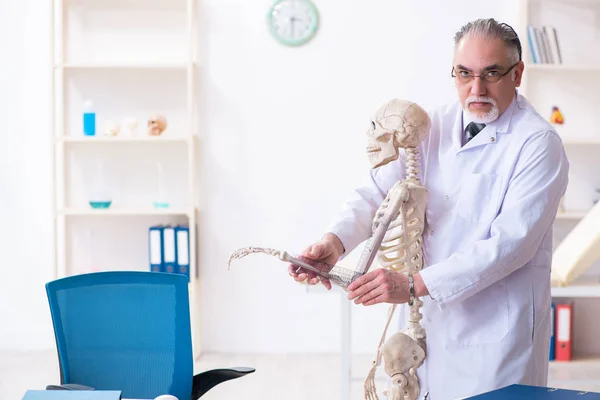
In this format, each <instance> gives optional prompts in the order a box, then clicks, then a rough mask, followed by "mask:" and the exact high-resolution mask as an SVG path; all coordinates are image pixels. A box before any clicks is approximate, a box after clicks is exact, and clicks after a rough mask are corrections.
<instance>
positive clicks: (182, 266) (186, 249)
mask: <svg viewBox="0 0 600 400" xmlns="http://www.w3.org/2000/svg"><path fill="white" fill-rule="evenodd" d="M175 237H176V243H177V246H176V247H177V252H176V254H177V257H176V258H177V271H176V272H177V273H179V274H183V275H185V276H187V278H188V281H189V280H190V229H189V228H188V227H187V226H176V227H175Z"/></svg>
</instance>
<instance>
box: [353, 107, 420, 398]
mask: <svg viewBox="0 0 600 400" xmlns="http://www.w3.org/2000/svg"><path fill="white" fill-rule="evenodd" d="M371 124H372V126H371V128H370V129H369V131H368V136H369V145H368V147H367V153H368V156H369V161H370V162H371V166H372V167H373V168H378V167H381V166H383V165H385V164H387V163H389V162H391V161H394V160H396V159H398V156H399V154H398V153H399V151H400V150H399V149H400V148H403V149H404V151H405V155H406V160H405V161H406V162H405V165H406V179H404V180H401V181H398V182H396V184H395V185H394V186H393V187H392V188H391V189H390V190H389V192H388V193H387V196H386V198H385V199H384V201H383V203H382V204H381V206H380V207H379V210H378V211H377V212H376V214H375V217H374V219H373V229H374V230H375V229H376V228H377V226H378V225H379V224H380V221H381V216H382V215H384V214H385V213H386V211H387V208H388V207H389V205H390V204H393V203H395V202H396V201H397V200H398V199H400V202H401V204H400V207H399V211H398V212H397V213H396V215H395V218H394V220H393V221H392V222H391V224H390V225H389V228H388V229H387V232H386V234H385V236H384V238H383V242H382V243H381V245H380V248H379V253H378V258H379V264H380V265H381V267H383V268H387V269H390V270H392V271H395V272H401V273H406V274H409V275H413V274H416V273H417V272H419V271H420V270H421V269H422V268H423V237H422V234H423V230H424V228H425V208H426V206H427V201H428V199H429V192H428V191H427V189H426V188H425V187H423V186H422V185H421V181H420V179H419V152H418V150H417V146H418V145H419V144H420V143H421V142H422V141H423V139H424V138H425V136H427V134H428V133H429V129H430V127H431V122H430V119H429V116H428V115H427V113H426V112H425V111H424V110H423V109H422V108H421V107H419V106H418V105H417V104H415V103H412V102H409V101H405V100H397V99H394V100H391V101H389V102H388V103H386V104H384V105H383V106H381V107H380V108H379V110H378V111H377V113H376V114H375V116H374V118H373V121H371ZM409 305H410V312H409V315H408V321H407V322H408V323H407V328H406V329H405V330H404V331H403V332H398V333H395V334H394V335H392V336H391V337H390V338H389V339H388V340H387V341H385V335H386V332H387V329H388V326H389V324H390V322H391V320H392V316H393V314H394V311H395V309H396V304H393V305H392V306H391V307H390V310H389V313H388V320H387V323H386V325H385V329H384V331H383V335H382V337H381V340H380V342H379V347H378V350H377V356H376V358H375V360H374V361H373V366H372V368H371V370H370V371H369V374H368V375H367V378H366V380H365V399H367V400H375V399H378V397H377V393H376V387H375V372H376V370H377V367H378V366H379V364H380V363H381V358H382V357H383V359H384V361H385V363H384V369H385V372H386V373H387V374H388V375H389V376H390V377H391V385H392V387H391V390H390V391H388V393H387V395H388V399H389V400H416V399H417V397H418V396H419V393H420V385H419V381H418V378H417V368H418V367H419V366H421V365H422V364H423V361H424V360H425V355H426V348H425V336H426V335H425V329H423V327H422V326H421V323H420V321H421V319H422V317H423V316H422V314H421V313H420V308H421V307H422V306H423V302H421V301H420V300H419V299H417V298H415V299H414V301H413V300H411V301H409ZM384 341H385V342H384Z"/></svg>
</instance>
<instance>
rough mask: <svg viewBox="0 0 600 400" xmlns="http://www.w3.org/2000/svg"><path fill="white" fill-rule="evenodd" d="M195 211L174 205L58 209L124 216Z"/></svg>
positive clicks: (86, 214)
mask: <svg viewBox="0 0 600 400" xmlns="http://www.w3.org/2000/svg"><path fill="white" fill-rule="evenodd" d="M193 212H194V208H193V207H173V208H153V207H148V206H144V207H127V208H119V207H114V208H113V207H111V208H104V209H94V208H91V207H76V208H75V207H74V208H66V209H62V210H58V214H59V215H80V216H93V215H104V216H106V215H123V216H135V215H186V216H190V215H192V213H193Z"/></svg>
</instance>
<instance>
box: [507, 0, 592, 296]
mask: <svg viewBox="0 0 600 400" xmlns="http://www.w3.org/2000/svg"><path fill="white" fill-rule="evenodd" d="M521 4H522V5H521V9H520V24H519V27H518V29H517V31H518V34H519V37H520V38H521V44H522V47H523V59H524V61H525V64H526V66H525V74H524V77H523V82H522V86H521V88H520V91H521V93H523V94H524V95H525V97H527V99H528V100H529V101H530V102H531V103H532V104H533V106H534V107H535V108H536V109H537V110H538V112H540V114H542V115H544V114H545V115H547V117H548V118H549V117H550V114H551V110H552V106H558V107H559V108H560V110H561V112H562V114H563V116H564V119H565V123H564V124H563V125H557V126H556V129H557V132H558V133H559V134H560V136H561V137H562V139H563V144H564V146H565V150H566V152H567V156H568V158H569V162H570V176H569V187H568V188H567V193H566V195H565V208H566V211H564V212H559V213H558V215H557V218H556V222H555V227H554V228H555V231H556V232H561V233H562V234H566V233H568V231H569V230H570V229H569V226H574V225H573V224H576V223H577V222H578V220H580V219H582V218H583V217H584V216H585V215H586V210H589V209H590V208H591V207H592V206H593V197H594V196H595V190H596V188H600V176H598V174H597V171H599V170H600V159H599V158H598V156H597V154H598V152H599V151H600V130H599V129H597V128H596V127H597V122H596V120H597V115H598V111H597V109H598V106H600V42H599V41H598V40H597V37H598V33H599V31H598V28H597V26H596V25H595V23H594V22H593V20H591V19H589V18H587V17H586V15H596V16H597V15H598V12H600V2H598V1H587V0H586V1H575V0H573V1H567V2H564V1H556V0H524V1H523V2H521ZM573 21H578V22H577V23H574V22H573ZM529 24H531V25H533V26H536V27H538V28H540V27H542V26H545V25H546V26H552V27H554V28H556V30H557V35H558V40H559V46H560V51H561V56H562V63H561V64H558V63H556V64H540V63H537V64H534V63H533V61H532V60H533V58H532V56H531V48H530V43H529V39H528V32H527V27H528V25H529ZM599 224H600V222H599ZM555 236H558V235H555ZM555 242H556V239H555ZM556 244H557V243H555V245H556ZM596 281H597V279H595V280H594V281H591V282H586V281H585V280H584V279H583V280H582V282H577V283H575V284H572V285H570V286H568V287H556V288H552V296H553V297H569V298H571V297H600V282H596Z"/></svg>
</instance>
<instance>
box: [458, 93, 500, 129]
mask: <svg viewBox="0 0 600 400" xmlns="http://www.w3.org/2000/svg"><path fill="white" fill-rule="evenodd" d="M473 102H486V103H490V104H491V105H492V109H491V110H490V111H488V112H486V113H474V112H472V111H470V110H469V104H471V103H473ZM464 111H465V113H467V115H468V116H469V118H470V119H471V120H473V122H476V123H478V124H488V123H490V122H492V121H495V120H496V119H497V118H498V115H499V114H500V110H498V105H497V104H496V101H495V100H494V99H492V98H490V97H485V96H471V97H468V98H467V100H465V108H464Z"/></svg>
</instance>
